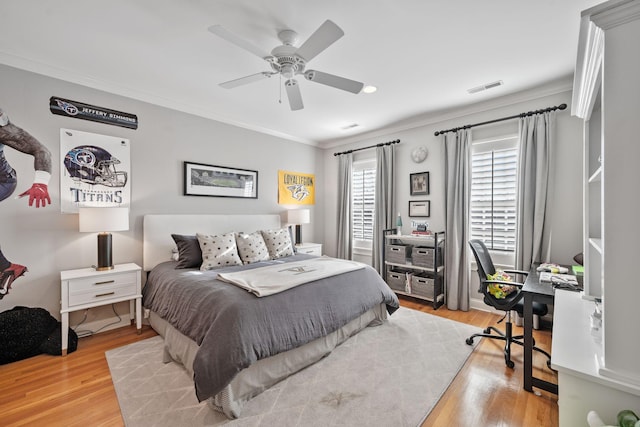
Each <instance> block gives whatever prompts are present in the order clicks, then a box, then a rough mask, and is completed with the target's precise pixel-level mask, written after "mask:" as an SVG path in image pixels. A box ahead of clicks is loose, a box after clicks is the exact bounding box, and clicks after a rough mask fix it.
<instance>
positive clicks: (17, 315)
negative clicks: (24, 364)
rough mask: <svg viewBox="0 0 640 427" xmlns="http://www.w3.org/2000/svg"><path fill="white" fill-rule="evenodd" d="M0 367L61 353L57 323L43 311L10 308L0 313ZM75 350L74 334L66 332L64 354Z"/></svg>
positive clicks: (59, 331)
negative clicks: (31, 358) (66, 338)
mask: <svg viewBox="0 0 640 427" xmlns="http://www.w3.org/2000/svg"><path fill="white" fill-rule="evenodd" d="M0 343H2V345H1V346H0V365H4V364H6V363H11V362H15V361H17V360H22V359H26V358H28V357H32V356H35V355H38V354H42V353H46V354H51V355H54V356H55V355H61V354H62V345H61V343H62V334H61V324H60V322H58V321H57V320H56V319H55V318H54V317H53V316H51V314H50V313H49V312H48V311H47V310H45V309H44V308H30V307H20V306H17V307H14V308H12V309H11V310H7V311H3V312H2V313H0ZM77 348H78V335H76V333H75V332H74V331H73V330H72V329H69V344H68V349H67V352H68V353H71V352H74V351H75V350H76V349H77Z"/></svg>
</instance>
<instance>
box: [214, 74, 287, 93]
mask: <svg viewBox="0 0 640 427" xmlns="http://www.w3.org/2000/svg"><path fill="white" fill-rule="evenodd" d="M274 74H277V73H269V72H266V71H263V72H261V73H256V74H251V75H250V76H245V77H240V78H239V79H235V80H229V81H228V82H224V83H220V86H222V87H223V88H225V89H233V88H234V87H238V86H242V85H246V84H248V83H253V82H257V81H258V80H262V79H266V78H269V77H271V76H272V75H274Z"/></svg>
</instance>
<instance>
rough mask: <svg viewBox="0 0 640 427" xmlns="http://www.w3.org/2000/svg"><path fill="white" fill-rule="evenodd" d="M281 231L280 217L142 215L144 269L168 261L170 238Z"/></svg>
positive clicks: (171, 240) (149, 268)
mask: <svg viewBox="0 0 640 427" xmlns="http://www.w3.org/2000/svg"><path fill="white" fill-rule="evenodd" d="M279 227H280V215H145V216H144V224H143V234H144V236H143V247H142V249H143V252H144V253H143V269H144V271H150V270H151V269H152V268H153V267H155V266H156V265H158V264H159V263H161V262H164V261H169V260H170V259H171V250H172V249H173V248H175V246H176V245H175V242H174V241H173V238H172V237H171V235H172V234H186V235H195V234H196V233H204V234H223V233H228V232H230V231H236V232H245V233H252V232H254V231H256V230H270V229H277V228H279Z"/></svg>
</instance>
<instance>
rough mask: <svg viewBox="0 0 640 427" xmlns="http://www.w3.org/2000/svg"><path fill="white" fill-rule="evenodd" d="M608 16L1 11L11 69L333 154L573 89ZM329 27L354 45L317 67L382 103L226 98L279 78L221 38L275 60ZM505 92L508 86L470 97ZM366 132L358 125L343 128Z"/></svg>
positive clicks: (515, 11)
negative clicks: (539, 91)
mask: <svg viewBox="0 0 640 427" xmlns="http://www.w3.org/2000/svg"><path fill="white" fill-rule="evenodd" d="M598 3H600V0H535V1H534V0H484V1H481V0H459V1H439V2H436V1H433V0H431V1H427V0H321V1H317V0H316V1H308V0H263V1H257V0H189V1H178V0H173V1H172V0H108V1H103V2H95V1H87V0H57V1H42V0H19V1H15V0H11V1H9V0H0V8H1V12H0V63H5V64H7V65H11V66H14V67H18V68H22V69H26V70H30V71H34V72H38V73H42V74H46V75H50V76H52V77H56V78H60V79H64V80H68V81H73V82H76V83H79V84H83V85H86V86H89V87H93V88H97V89H101V90H106V91H109V92H112V93H116V94H120V95H124V96H127V97H130V98H135V99H139V100H142V101H147V102H151V103H154V104H158V105H162V106H166V107H169V108H173V109H177V110H181V111H185V112H189V113H193V114H197V115H200V116H204V117H208V118H212V119H215V120H219V121H222V122H227V123H231V124H235V125H239V126H243V127H247V128H250V129H254V130H257V131H260V132H265V133H268V134H272V135H277V136H281V137H284V138H288V139H291V140H295V141H300V142H305V143H311V144H316V145H321V146H322V145H335V143H336V142H337V141H345V140H353V139H354V138H355V137H356V136H357V135H364V134H369V135H371V134H372V133H375V132H376V131H379V130H380V129H381V128H384V127H387V128H388V127H394V126H397V125H398V124H399V123H402V124H403V126H408V125H410V124H411V123H417V122H420V121H424V120H425V117H429V116H430V115H434V114H436V113H438V112H441V111H444V110H448V109H453V108H463V107H465V106H468V105H470V104H474V103H478V102H481V101H487V100H489V99H492V98H496V97H501V96H504V95H509V94H513V93H517V92H521V91H526V90H528V89H532V88H535V87H538V86H541V85H545V84H548V83H549V82H553V81H558V80H562V79H564V80H565V81H566V79H567V78H569V77H570V76H571V75H572V74H573V69H574V62H575V57H576V49H577V40H578V30H579V22H580V11H582V10H584V9H587V8H589V7H591V6H593V5H595V4H598ZM326 19H331V20H332V21H334V22H335V23H336V24H337V25H339V26H340V27H341V28H342V30H343V31H344V32H345V35H344V37H342V38H341V39H340V40H338V41H337V42H336V43H335V44H333V45H331V46H330V47H329V48H328V49H327V50H325V51H324V52H322V53H321V54H319V55H318V56H317V57H315V58H314V59H313V60H312V61H311V62H310V66H308V67H307V68H313V69H317V70H320V71H324V72H328V73H331V74H336V75H339V76H343V77H347V78H350V79H354V80H358V81H362V82H363V83H365V84H370V85H375V86H377V87H378V91H377V92H376V93H374V94H371V95H367V94H364V93H360V94H358V95H354V94H351V93H348V92H344V91H341V90H338V89H334V88H331V87H328V86H324V85H320V84H317V83H314V82H310V81H307V80H305V79H304V78H301V77H298V79H297V80H298V82H299V84H300V88H301V92H302V98H303V100H304V104H305V108H304V110H300V111H290V109H289V104H288V101H287V98H286V92H284V89H282V90H281V87H282V85H281V83H280V80H279V78H278V77H273V78H270V79H265V80H262V81H258V82H254V83H251V84H248V85H245V86H241V87H237V88H234V89H223V88H221V87H220V86H218V84H219V83H222V82H225V81H228V80H232V79H235V78H239V77H243V76H246V75H249V74H254V73H258V72H260V71H268V70H269V66H268V64H267V63H266V62H265V61H263V60H262V59H261V58H259V57H257V56H254V55H252V54H251V53H248V52H247V51H244V50H242V49H240V48H238V47H237V46H235V45H232V44H231V43H229V42H227V41H225V40H223V39H221V38H219V37H217V36H215V35H213V34H211V33H210V32H209V31H207V28H208V27H210V26H211V25H214V24H221V25H223V26H224V27H225V28H226V29H228V30H229V31H231V32H233V33H235V34H236V35H238V36H240V37H242V38H244V39H245V40H247V41H249V42H251V43H253V44H254V45H256V46H258V47H260V48H262V49H264V50H266V51H270V50H271V49H272V48H274V47H276V46H278V45H279V44H280V42H279V40H278V38H277V33H278V31H280V30H282V29H292V30H295V31H296V32H297V33H298V34H299V38H300V43H301V42H303V41H304V40H306V39H307V38H308V37H309V36H310V35H311V34H312V33H313V32H314V31H315V30H316V29H317V28H318V27H319V26H320V25H321V24H322V23H323V22H324V21H325V20H326ZM496 80H502V81H503V82H504V85H503V86H501V87H498V88H495V89H491V90H488V91H484V92H480V93H477V94H474V95H470V94H468V93H467V89H469V88H472V87H475V86H479V85H482V84H485V83H489V82H493V81H496ZM56 95H58V96H64V94H56ZM280 97H282V103H280V102H279V99H280ZM77 101H82V102H88V103H91V100H90V99H78V100H77ZM104 107H107V108H109V107H110V108H114V106H107V105H105V106H104ZM130 112H131V113H134V114H135V113H136V112H135V111H130ZM354 123H355V124H358V125H359V126H358V127H356V128H353V129H351V130H348V131H347V130H344V129H343V128H344V127H346V126H348V125H351V124H354Z"/></svg>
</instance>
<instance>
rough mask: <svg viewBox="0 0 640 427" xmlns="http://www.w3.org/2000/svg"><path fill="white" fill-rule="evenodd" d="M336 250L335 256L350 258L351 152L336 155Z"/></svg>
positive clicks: (351, 225) (351, 232) (351, 226)
mask: <svg viewBox="0 0 640 427" xmlns="http://www.w3.org/2000/svg"><path fill="white" fill-rule="evenodd" d="M338 161H339V163H338V215H337V218H338V248H337V249H338V250H337V256H338V258H342V259H351V257H352V255H353V243H352V242H353V224H352V223H351V169H352V166H353V154H351V153H347V154H342V155H340V156H339V157H338Z"/></svg>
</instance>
